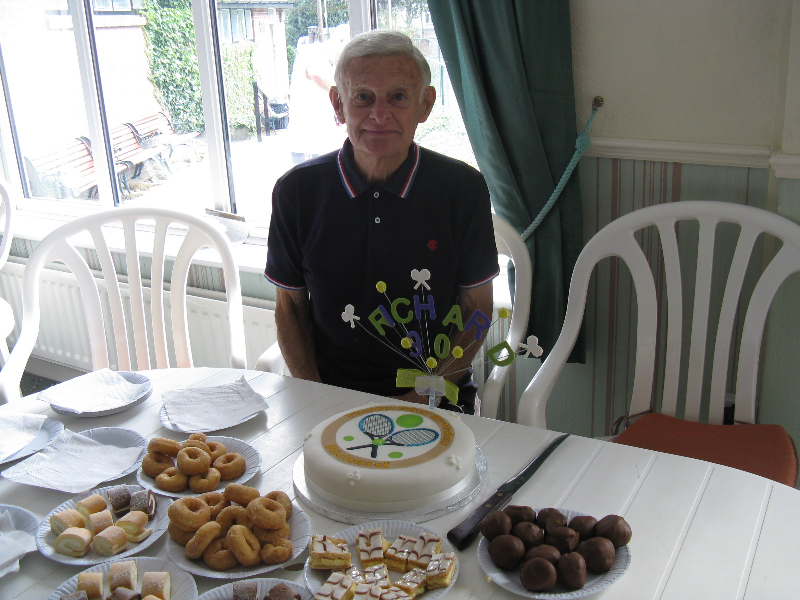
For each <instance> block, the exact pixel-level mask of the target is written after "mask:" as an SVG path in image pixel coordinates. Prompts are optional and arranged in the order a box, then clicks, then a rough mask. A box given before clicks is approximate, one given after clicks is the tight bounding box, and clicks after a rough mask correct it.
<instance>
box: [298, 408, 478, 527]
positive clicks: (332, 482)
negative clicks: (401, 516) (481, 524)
mask: <svg viewBox="0 0 800 600" xmlns="http://www.w3.org/2000/svg"><path fill="white" fill-rule="evenodd" d="M303 453H304V465H305V476H306V484H307V485H308V487H309V489H310V490H311V491H313V492H315V493H316V494H318V495H319V496H321V497H322V498H323V499H325V500H327V501H329V502H331V503H333V504H335V505H337V506H341V507H344V508H349V509H352V510H358V511H365V512H396V511H403V510H413V509H416V508H418V507H421V506H427V505H430V504H435V503H437V502H441V501H443V500H447V499H448V498H451V497H453V496H454V495H456V494H458V493H459V492H461V491H462V490H464V488H466V486H467V485H468V484H469V483H470V481H471V479H472V477H473V474H474V472H475V437H474V436H473V434H472V431H471V430H470V429H469V428H468V427H467V426H466V425H465V424H464V423H462V421H461V420H460V419H459V418H458V416H456V415H454V414H453V413H452V412H447V411H442V410H438V409H433V410H431V409H428V408H422V407H419V408H417V407H416V406H412V405H396V404H395V405H375V406H365V407H362V408H360V409H357V410H353V411H349V412H346V413H340V414H338V415H335V416H333V417H331V418H329V419H327V420H325V421H323V422H322V423H320V424H319V425H317V426H316V427H315V428H314V429H313V430H312V431H311V433H309V434H308V435H307V436H306V441H305V444H304V445H303Z"/></svg>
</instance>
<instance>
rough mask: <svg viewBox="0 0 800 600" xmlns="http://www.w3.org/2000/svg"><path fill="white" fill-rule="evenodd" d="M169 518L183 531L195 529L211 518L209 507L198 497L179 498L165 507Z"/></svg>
mask: <svg viewBox="0 0 800 600" xmlns="http://www.w3.org/2000/svg"><path fill="white" fill-rule="evenodd" d="M167 514H168V515H169V520H170V522H171V523H173V524H175V525H176V526H177V527H179V528H180V529H183V530H184V531H197V530H198V529H200V528H201V527H202V526H203V525H205V524H206V523H208V521H209V520H210V519H211V509H210V508H209V507H208V504H206V503H205V502H203V501H202V500H200V498H193V497H191V496H190V497H187V498H179V499H178V500H176V501H175V502H173V503H172V504H170V505H169V508H168V509H167Z"/></svg>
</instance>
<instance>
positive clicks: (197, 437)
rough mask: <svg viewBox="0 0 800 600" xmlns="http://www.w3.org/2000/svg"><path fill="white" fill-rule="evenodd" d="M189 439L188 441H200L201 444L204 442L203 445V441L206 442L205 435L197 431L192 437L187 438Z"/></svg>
mask: <svg viewBox="0 0 800 600" xmlns="http://www.w3.org/2000/svg"><path fill="white" fill-rule="evenodd" d="M189 439H190V440H199V441H201V442H204V443H205V441H206V434H205V433H201V432H199V431H198V432H197V433H193V434H192V435H190V436H189Z"/></svg>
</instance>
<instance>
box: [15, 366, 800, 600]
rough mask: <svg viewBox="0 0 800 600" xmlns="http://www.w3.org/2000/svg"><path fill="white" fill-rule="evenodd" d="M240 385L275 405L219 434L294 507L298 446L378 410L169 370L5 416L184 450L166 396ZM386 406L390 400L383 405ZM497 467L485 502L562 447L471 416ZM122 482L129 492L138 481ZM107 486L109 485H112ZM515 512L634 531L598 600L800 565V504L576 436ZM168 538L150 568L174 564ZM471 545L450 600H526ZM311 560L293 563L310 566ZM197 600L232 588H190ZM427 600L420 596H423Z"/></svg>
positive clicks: (154, 549)
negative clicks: (108, 407)
mask: <svg viewBox="0 0 800 600" xmlns="http://www.w3.org/2000/svg"><path fill="white" fill-rule="evenodd" d="M242 373H244V374H245V375H246V377H247V379H248V380H249V381H250V384H251V385H252V386H253V388H254V389H255V390H256V391H258V392H260V393H262V394H264V395H266V396H269V405H270V407H269V410H268V411H267V414H268V417H267V418H266V419H265V418H264V417H263V416H259V417H256V418H255V419H253V420H251V421H248V422H247V423H243V424H241V425H238V426H236V427H233V428H230V429H227V430H224V431H223V432H221V433H219V435H226V436H231V437H237V438H240V439H243V440H246V441H247V442H249V443H250V444H251V445H253V446H254V447H255V448H257V449H258V450H259V451H260V452H261V455H262V461H263V462H262V472H261V473H260V474H259V475H257V476H256V477H255V478H254V479H253V480H251V481H250V482H249V485H253V486H255V487H258V488H259V489H261V490H262V491H267V490H272V489H283V490H286V491H287V492H290V495H294V491H293V485H292V469H293V467H294V463H295V461H296V460H297V458H298V456H299V455H300V452H301V448H302V443H303V436H304V435H305V434H306V433H307V432H308V431H309V430H310V429H311V428H312V427H313V426H314V425H315V424H316V423H318V422H319V421H321V420H323V419H325V418H327V417H329V416H331V415H333V414H335V413H337V412H340V411H344V410H348V409H351V408H354V407H357V406H360V405H362V404H364V403H365V402H367V401H375V400H376V397H374V396H370V395H367V394H361V393H356V392H351V391H349V390H344V389H340V388H335V387H331V386H326V385H322V384H315V383H310V382H306V381H301V380H296V379H292V378H288V377H281V376H278V375H274V374H271V373H261V372H258V371H245V372H242V371H236V370H232V369H208V368H201V369H170V370H161V371H149V372H146V374H147V375H148V376H150V377H151V379H152V380H153V383H154V388H155V391H154V393H153V395H152V396H151V397H150V398H149V399H148V400H146V401H145V402H144V403H142V404H141V405H139V406H137V407H134V408H132V409H130V410H128V411H125V412H122V413H118V414H115V415H109V416H106V417H100V418H82V419H80V418H74V417H63V416H60V415H57V414H55V413H53V412H52V411H51V410H50V409H49V407H48V405H46V404H43V403H42V402H39V401H36V400H31V399H23V400H22V401H21V404H17V405H12V406H8V405H6V406H2V407H0V411H4V410H11V409H14V410H20V409H24V410H26V411H28V412H37V413H42V414H46V415H47V416H50V417H54V418H58V419H60V420H61V421H62V422H63V423H64V424H65V426H66V427H67V428H68V429H71V430H73V431H82V430H84V429H90V428H94V427H127V428H130V429H133V430H135V431H137V432H138V433H140V434H141V435H143V436H144V437H145V438H150V437H153V436H166V437H176V434H175V433H174V432H171V431H168V430H165V429H164V428H163V427H162V426H161V423H160V421H159V417H158V413H159V409H160V407H161V405H162V403H161V399H160V394H161V393H162V392H164V391H166V390H169V389H175V388H181V387H187V386H190V385H200V386H204V385H219V384H222V383H228V382H231V381H233V380H234V379H235V378H237V377H238V376H240V375H241V374H242ZM378 400H379V401H382V402H385V399H378ZM465 422H466V423H467V424H468V425H469V427H470V428H471V429H472V430H473V431H474V433H475V438H476V441H477V443H478V445H479V446H480V448H481V449H482V450H483V452H484V454H485V456H486V458H487V462H488V465H489V476H488V482H487V484H486V487H485V488H484V490H483V491H482V492H481V494H480V498H484V497H486V496H488V495H489V494H490V492H491V491H493V490H494V489H495V488H496V487H497V486H499V485H500V484H501V483H502V482H503V481H505V480H506V479H508V478H509V477H511V476H512V475H514V474H515V473H516V472H517V471H519V469H520V468H521V467H522V466H523V465H524V464H525V463H527V462H528V461H529V460H530V459H531V458H532V457H533V456H535V455H536V454H537V453H538V451H539V450H541V449H542V448H543V446H544V445H545V444H546V443H547V442H548V441H549V440H550V439H552V438H553V437H555V436H556V435H557V434H556V433H555V432H551V431H545V430H540V429H533V428H530V427H524V426H521V425H515V424H510V423H504V422H500V421H494V420H491V419H484V418H478V417H466V418H465ZM117 482H125V483H135V478H134V476H133V475H129V476H128V477H127V478H125V479H123V480H118V481H117ZM104 485H107V484H104ZM69 497H70V495H69V494H65V493H62V492H56V491H52V490H45V489H41V488H36V487H31V486H25V485H19V484H15V483H12V482H10V481H8V480H6V479H2V478H0V504H15V505H18V506H23V507H25V508H27V509H28V510H31V511H32V512H33V513H34V514H36V516H37V517H39V518H43V517H44V516H45V515H46V514H47V513H48V512H49V511H50V510H52V509H53V508H54V507H55V506H57V505H58V504H60V503H62V502H64V501H65V500H67V499H68V498H69ZM478 501H479V500H475V501H474V502H473V503H472V504H471V505H469V506H466V507H464V508H462V509H460V510H458V511H456V512H454V513H451V514H448V515H446V516H443V517H440V518H437V519H435V520H432V521H427V522H425V523H423V525H424V526H425V527H428V528H430V529H433V530H435V531H437V532H438V533H440V534H442V535H444V534H446V533H447V531H448V530H449V529H451V528H452V527H453V526H454V525H456V524H458V523H459V522H461V521H462V520H463V519H464V518H465V517H466V516H467V515H468V514H470V513H471V512H472V510H473V509H474V508H475V506H476V504H477V503H478ZM512 502H513V503H514V504H525V505H530V506H534V507H547V506H553V507H563V508H565V509H572V510H577V511H581V512H585V513H588V514H591V515H594V516H596V517H598V518H599V517H602V516H604V515H606V514H612V513H613V514H618V515H623V516H624V517H625V518H626V520H627V521H628V522H629V523H630V524H631V527H632V529H633V539H632V541H631V543H630V549H631V553H632V563H631V566H630V569H629V570H628V572H627V573H626V574H625V575H624V576H623V577H622V578H621V579H620V580H619V581H618V582H617V583H615V584H614V585H613V586H611V587H610V588H608V589H607V590H605V591H604V592H602V593H600V594H598V595H596V596H594V597H595V598H597V597H603V598H614V599H628V598H629V599H631V600H634V599H635V600H643V599H648V598H663V599H665V600H666V599H672V598H675V599H680V600H687V599H690V598H697V599H704V600H708V599H715V598H725V599H729V598H730V599H734V598H746V599H756V598H764V599H769V600H775V599H780V598H796V597H798V596H800V592H798V590H797V581H798V577H797V574H796V571H795V569H796V568H797V564H798V559H800V492H799V491H798V490H795V489H793V488H789V487H786V486H784V485H782V484H778V483H773V482H771V481H769V480H766V479H763V478H761V477H757V476H755V475H750V474H748V473H744V472H741V471H737V470H734V469H731V468H728V467H722V466H717V465H713V464H710V463H706V462H702V461H697V460H692V459H686V458H681V457H676V456H671V455H667V454H659V453H655V452H650V451H646V450H639V449H637V448H630V447H628V446H621V445H616V444H612V443H607V442H601V441H597V440H592V439H587V438H581V437H575V436H572V437H570V438H568V439H567V440H566V441H565V442H564V443H563V444H562V445H561V446H560V447H559V448H558V449H557V450H556V451H555V452H554V453H553V455H552V456H551V457H550V458H549V459H548V460H547V461H546V462H545V463H544V465H543V466H542V467H541V469H540V470H539V471H538V472H537V473H536V474H535V475H534V476H533V479H532V480H531V481H529V482H528V484H526V485H525V486H524V487H523V488H522V490H520V491H519V492H518V493H517V494H516V495H515V496H514V498H513V500H512ZM304 509H305V510H306V513H307V514H308V515H309V517H310V519H311V523H312V531H313V532H314V533H325V534H329V535H330V534H333V533H336V532H337V531H341V530H343V529H345V528H346V527H349V525H347V524H342V523H337V522H335V521H332V520H330V519H328V518H326V517H322V516H320V515H318V514H316V513H314V512H313V511H311V510H310V509H308V508H307V507H304ZM166 537H167V536H166V534H165V535H164V536H163V538H162V539H160V540H158V541H157V542H156V543H155V544H153V545H152V546H151V547H150V548H148V549H147V550H145V551H144V552H143V553H142V556H163V557H166V556H167V555H166V549H165V541H166ZM476 548H477V542H476V543H474V544H473V545H472V546H471V547H470V548H469V549H467V550H466V551H465V552H461V553H459V560H460V574H459V577H458V580H457V581H456V584H455V586H454V589H452V590H451V591H450V592H449V595H448V598H452V599H453V600H455V599H467V598H475V599H478V600H489V599H495V598H518V596H515V595H513V594H510V593H508V592H506V591H505V590H503V589H501V588H499V587H498V586H496V585H494V584H493V583H491V582H489V581H487V579H486V577H485V576H484V575H483V572H482V571H481V569H480V566H479V565H478V562H477V558H476V554H475V553H476ZM305 557H306V553H304V554H302V555H301V556H300V557H299V559H298V561H301V560H304V559H305ZM82 570H83V569H82V568H79V567H69V566H66V565H62V564H60V563H56V562H53V561H51V560H49V559H47V558H45V557H43V556H42V555H40V554H39V553H36V552H34V553H31V554H28V555H27V556H26V557H25V558H23V559H22V563H21V570H20V572H19V573H16V574H12V575H8V576H6V577H4V578H3V579H0V598H2V599H3V600H12V599H20V600H23V599H24V600H41V599H42V598H45V597H46V596H47V595H48V594H49V593H50V592H51V591H52V590H53V589H54V588H56V587H57V586H58V585H60V584H61V583H62V582H63V581H65V580H66V579H69V578H70V577H72V576H74V575H76V574H77V573H79V572H80V571H82ZM265 576H266V577H269V576H272V577H277V578H282V579H289V580H294V581H297V582H302V577H303V574H302V572H301V571H287V570H283V569H279V570H276V571H273V572H272V573H270V574H269V575H265ZM195 579H196V581H197V587H198V590H199V592H200V593H203V592H205V591H207V590H209V589H212V588H214V587H217V586H218V585H221V584H223V583H226V582H227V580H216V579H207V578H204V577H196V578H195ZM423 598H424V596H423Z"/></svg>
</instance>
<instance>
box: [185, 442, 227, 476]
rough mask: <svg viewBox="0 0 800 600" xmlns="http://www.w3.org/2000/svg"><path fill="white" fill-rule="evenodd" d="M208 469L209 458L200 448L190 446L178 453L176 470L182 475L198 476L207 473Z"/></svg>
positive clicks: (209, 465)
mask: <svg viewBox="0 0 800 600" xmlns="http://www.w3.org/2000/svg"><path fill="white" fill-rule="evenodd" d="M210 467H211V456H209V454H208V452H205V451H203V450H201V449H200V448H195V447H194V446H190V447H188V448H183V449H181V451H180V452H178V469H179V470H180V472H181V473H183V474H184V475H199V474H200V473H205V472H206V471H208V469H209V468H210ZM221 473H222V471H220V474H221Z"/></svg>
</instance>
